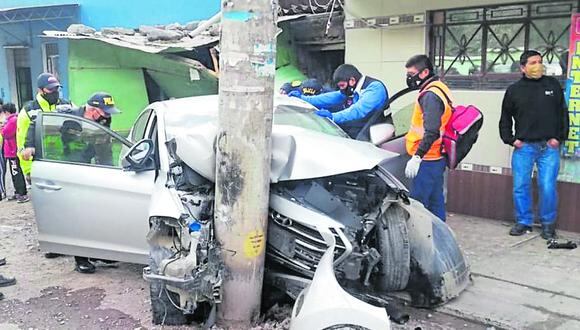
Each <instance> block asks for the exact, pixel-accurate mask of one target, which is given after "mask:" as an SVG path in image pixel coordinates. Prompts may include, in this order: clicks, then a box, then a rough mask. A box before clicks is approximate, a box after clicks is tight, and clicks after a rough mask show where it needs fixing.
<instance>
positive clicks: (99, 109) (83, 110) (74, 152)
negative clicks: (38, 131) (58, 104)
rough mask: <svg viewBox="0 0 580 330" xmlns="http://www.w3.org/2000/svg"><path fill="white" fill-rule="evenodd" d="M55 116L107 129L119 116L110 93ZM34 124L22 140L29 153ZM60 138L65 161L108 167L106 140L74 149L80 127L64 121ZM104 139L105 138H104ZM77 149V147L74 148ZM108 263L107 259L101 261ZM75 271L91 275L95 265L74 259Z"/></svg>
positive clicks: (109, 157)
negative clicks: (66, 159) (81, 118)
mask: <svg viewBox="0 0 580 330" xmlns="http://www.w3.org/2000/svg"><path fill="white" fill-rule="evenodd" d="M57 112H59V113H68V114H71V115H75V116H78V117H83V118H85V119H88V120H90V121H94V122H97V123H99V124H100V125H102V126H105V127H107V128H110V127H111V116H112V115H114V114H118V113H121V111H119V109H117V108H116V107H115V101H114V99H113V97H112V96H111V94H108V93H105V92H98V93H94V94H93V95H91V97H90V98H89V99H88V101H87V103H86V104H85V105H83V106H81V107H80V108H76V109H72V108H63V109H58V110H57ZM34 131H35V124H34V122H32V123H31V125H30V128H29V130H28V134H27V137H26V144H25V148H26V149H28V150H31V154H34V151H35V140H34V136H35V133H34ZM60 131H61V138H62V141H63V147H64V148H65V150H63V155H64V157H71V158H69V159H68V160H70V161H77V162H86V163H90V162H91V161H92V159H93V158H94V160H95V163H96V164H99V165H112V164H113V161H112V158H113V152H112V149H111V142H110V140H101V141H97V140H94V141H90V142H89V143H87V144H85V145H82V146H80V147H81V149H82V150H80V149H79V148H77V147H75V144H74V142H76V141H75V140H74V137H75V131H78V132H79V133H80V132H81V131H82V125H81V124H80V123H79V122H76V121H74V120H67V121H65V122H64V123H63V125H62V127H61V130H60ZM105 138H108V136H107V137H105ZM77 146H78V145H77ZM45 256H46V257H47V258H54V257H58V256H59V254H55V253H47V254H45ZM103 261H105V262H108V261H107V260H103ZM75 262H76V266H75V270H76V271H77V272H79V273H85V274H90V273H94V272H95V269H96V268H95V265H93V264H92V263H91V262H90V261H89V259H88V258H86V257H75Z"/></svg>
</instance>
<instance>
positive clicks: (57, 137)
mask: <svg viewBox="0 0 580 330" xmlns="http://www.w3.org/2000/svg"><path fill="white" fill-rule="evenodd" d="M41 139H42V143H41V145H42V148H41V152H40V156H39V158H40V159H42V160H46V161H58V162H65V163H75V164H86V165H100V166H109V167H117V168H121V167H122V166H121V154H122V153H121V150H122V149H123V147H124V146H128V145H129V142H127V141H125V140H124V139H123V138H122V137H120V136H118V135H116V134H115V133H113V132H111V131H108V130H106V129H105V128H104V127H102V126H100V125H98V124H97V123H93V122H90V121H87V120H85V119H82V118H80V117H75V116H71V115H64V114H43V116H42V134H41Z"/></svg>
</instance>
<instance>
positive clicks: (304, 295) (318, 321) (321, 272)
mask: <svg viewBox="0 0 580 330" xmlns="http://www.w3.org/2000/svg"><path fill="white" fill-rule="evenodd" d="M319 230H320V233H321V234H322V236H323V237H324V240H325V241H326V243H327V244H328V245H329V248H328V250H326V252H325V253H324V255H323V256H322V258H321V259H320V263H319V264H318V267H317V269H316V272H315V273H314V278H313V279H312V282H311V283H310V285H309V286H308V287H307V288H306V289H304V290H303V291H302V292H301V293H300V295H299V296H298V299H296V303H295V304H294V308H293V310H292V321H291V323H290V329H291V330H309V329H326V328H329V327H333V326H341V325H342V326H359V327H363V328H366V329H370V330H389V329H391V323H390V321H389V316H388V315H387V312H386V310H385V309H384V308H379V307H375V306H373V305H370V304H367V303H365V302H363V301H361V300H358V299H356V298H354V297H353V296H351V295H350V294H349V293H347V292H346V291H345V290H343V289H342V287H341V286H340V284H339V283H338V281H337V280H336V277H335V275H334V269H333V256H334V248H335V245H336V242H335V239H334V235H333V234H332V233H331V232H330V231H329V230H328V229H325V228H319Z"/></svg>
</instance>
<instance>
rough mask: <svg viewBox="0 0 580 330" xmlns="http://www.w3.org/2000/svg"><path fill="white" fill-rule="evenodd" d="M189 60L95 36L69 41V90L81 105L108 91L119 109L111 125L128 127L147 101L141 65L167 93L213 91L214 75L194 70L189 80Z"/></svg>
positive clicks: (215, 90)
mask: <svg viewBox="0 0 580 330" xmlns="http://www.w3.org/2000/svg"><path fill="white" fill-rule="evenodd" d="M193 65H194V64H193V61H188V60H184V59H182V58H176V57H172V56H166V55H161V54H150V53H146V52H142V51H138V50H134V49H128V48H122V47H117V46H113V45H110V44H107V43H104V42H101V41H96V40H71V41H70V43H69V84H70V86H69V94H70V99H71V101H73V102H74V103H75V104H76V105H82V104H84V103H85V102H86V100H87V99H88V97H89V96H90V95H91V94H92V93H94V92H97V91H104V92H108V93H110V94H111V95H112V96H113V98H114V99H115V102H116V104H117V107H118V108H119V109H120V110H121V111H122V113H121V114H119V115H116V116H115V118H114V119H113V129H114V130H117V131H121V132H124V131H128V130H129V129H130V128H131V126H132V124H133V121H134V120H135V118H136V117H137V115H138V114H139V113H140V112H141V111H142V110H143V109H144V108H145V107H146V106H147V105H148V104H149V100H148V97H147V91H146V87H145V78H144V75H143V69H146V70H147V72H148V73H149V74H150V75H151V76H152V77H153V79H154V80H155V81H156V82H157V84H158V85H159V86H160V87H161V89H162V90H163V92H164V93H165V94H166V95H167V96H169V97H175V98H178V97H186V96H198V95H208V94H216V93H217V91H218V83H217V79H216V78H215V77H214V76H212V75H211V74H209V73H208V72H207V71H205V70H198V73H199V80H192V70H196V69H195V68H194V67H193Z"/></svg>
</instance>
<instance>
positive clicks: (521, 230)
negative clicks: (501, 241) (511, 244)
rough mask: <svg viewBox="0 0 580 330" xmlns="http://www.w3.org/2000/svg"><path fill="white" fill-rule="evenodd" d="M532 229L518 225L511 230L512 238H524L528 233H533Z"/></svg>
mask: <svg viewBox="0 0 580 330" xmlns="http://www.w3.org/2000/svg"><path fill="white" fill-rule="evenodd" d="M531 232H532V227H530V226H526V225H522V224H521V223H516V224H515V225H514V226H513V227H512V229H511V230H510V236H522V235H523V234H526V233H531Z"/></svg>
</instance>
